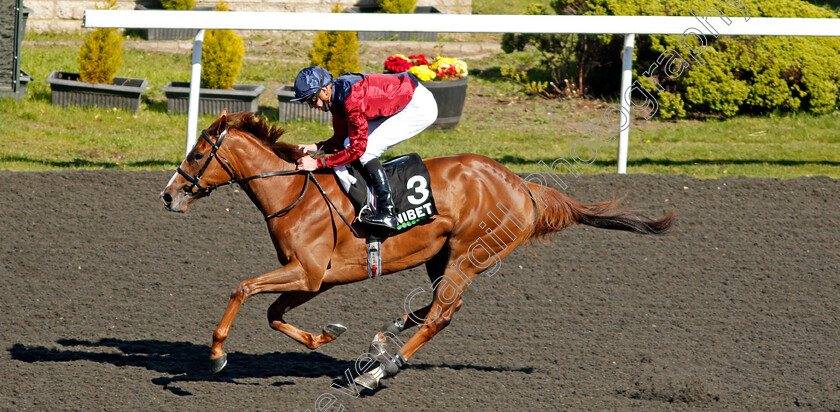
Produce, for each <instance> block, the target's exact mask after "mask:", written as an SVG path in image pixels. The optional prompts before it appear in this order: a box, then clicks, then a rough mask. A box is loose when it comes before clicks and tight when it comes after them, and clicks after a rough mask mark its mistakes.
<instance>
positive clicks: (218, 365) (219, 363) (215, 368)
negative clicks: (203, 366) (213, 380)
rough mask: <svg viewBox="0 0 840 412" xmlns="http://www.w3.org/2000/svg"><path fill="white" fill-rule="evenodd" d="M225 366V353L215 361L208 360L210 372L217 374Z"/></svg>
mask: <svg viewBox="0 0 840 412" xmlns="http://www.w3.org/2000/svg"><path fill="white" fill-rule="evenodd" d="M225 366H227V353H226V354H224V355H222V356H219V357H218V358H216V359H210V372H212V373H219V372H221V371H222V369H224V368H225Z"/></svg>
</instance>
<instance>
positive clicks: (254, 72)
mask: <svg viewBox="0 0 840 412" xmlns="http://www.w3.org/2000/svg"><path fill="white" fill-rule="evenodd" d="M80 39H81V36H80V35H78V34H75V35H74V34H69V35H54V34H50V35H33V36H32V37H29V35H27V40H35V41H39V42H46V41H54V42H59V43H58V44H55V45H47V44H43V43H38V45H35V44H33V43H27V44H25V45H24V50H23V59H22V62H23V68H24V70H25V71H27V72H28V73H29V74H31V75H32V77H33V81H32V82H31V83H30V85H29V89H28V90H27V95H26V99H24V100H22V101H15V100H10V99H5V100H2V101H0V122H2V125H3V127H2V128H0V169H6V170H19V171H22V170H64V169H70V168H80V169H119V170H149V169H157V170H159V169H170V170H171V169H173V168H175V167H176V166H177V165H178V163H180V161H181V159H182V158H183V154H184V141H185V135H186V126H187V118H186V116H185V115H173V116H170V115H167V114H166V101H165V98H164V96H163V93H162V92H161V91H160V89H161V87H163V86H164V85H165V84H166V83H168V82H170V81H186V80H188V79H189V67H190V55H189V53H183V52H182V53H162V52H151V51H143V50H137V49H131V48H125V49H124V57H123V60H124V63H123V66H122V68H121V70H120V72H119V73H118V75H119V76H127V77H139V78H145V79H148V80H149V81H150V83H151V85H150V87H149V89H148V90H147V92H146V93H145V95H144V97H143V101H142V105H141V109H140V112H139V113H138V114H136V115H135V114H134V113H128V112H125V111H114V110H107V109H82V108H67V109H64V108H60V107H56V106H53V105H51V104H50V91H49V87H48V85H47V84H46V83H45V81H44V80H45V79H46V77H47V75H48V74H49V73H50V71H52V70H63V71H73V72H75V71H77V70H76V67H77V66H76V61H75V60H76V54H77V53H78V45H75V44H67V43H63V42H66V41H68V40H70V41H78V40H80ZM261 41H263V40H261ZM267 41H269V42H271V41H274V40H271V39H269V40H267ZM247 44H248V41H247V39H246V45H247ZM271 46H273V43H272V44H271ZM271 46H270V47H267V48H266V47H264V48H262V49H259V50H251V49H248V50H247V51H246V58H247V57H248V56H250V57H251V58H250V59H249V60H246V63H245V66H244V67H243V70H242V74H241V75H240V78H239V80H238V83H246V84H263V85H265V86H266V87H267V89H268V92H267V93H264V94H263V96H262V98H261V101H260V105H261V113H262V114H263V115H265V116H266V117H267V118H268V119H269V120H271V121H276V120H277V100H276V97H275V96H274V95H273V94H271V91H272V90H274V89H275V88H276V87H278V86H280V85H283V84H289V83H290V82H291V79H293V78H294V76H295V74H296V73H297V71H298V70H299V69H300V68H301V67H302V66H303V65H302V64H300V63H299V61H298V63H284V62H285V61H287V59H285V58H283V57H282V56H284V55H283V54H282V53H294V55H292V56H291V57H295V56H298V57H299V55H301V54H303V55H305V52H306V50H300V48H299V47H298V48H294V47H277V49H282V50H278V51H277V52H273V51H272V50H273V49H274V47H271ZM246 47H247V46H246ZM289 50H291V51H289ZM277 53H281V54H280V55H278V54H277ZM523 53H524V54H523ZM534 58H536V56H534V55H528V54H527V52H522V53H515V54H512V55H504V54H503V55H500V56H492V57H489V58H485V59H483V60H474V61H470V62H469V64H470V67H471V69H472V74H471V77H470V83H469V95H468V98H467V103H466V106H465V111H464V115H463V117H462V120H461V123H460V125H459V126H458V127H457V128H456V129H454V130H451V131H447V132H443V131H426V132H424V133H422V134H420V135H418V136H416V137H414V138H412V139H410V140H409V141H407V142H404V143H402V144H400V145H398V146H397V147H395V148H394V149H392V150H391V151H389V152H388V153H386V157H388V156H395V155H398V154H401V153H408V152H417V153H419V154H420V155H421V156H424V157H429V156H441V155H450V154H455V153H464V152H471V153H479V154H483V155H486V156H489V157H491V158H493V159H496V160H498V161H500V162H501V163H503V164H504V165H506V166H507V167H509V168H511V169H512V170H514V171H516V172H541V171H544V170H543V169H541V167H540V162H543V163H544V164H546V165H551V164H552V163H553V162H555V160H557V159H560V158H564V159H569V160H571V159H572V158H571V156H570V149H572V147H574V143H575V141H577V140H578V139H581V138H585V137H587V136H586V135H584V134H583V133H582V131H583V128H582V123H583V122H584V121H586V120H590V121H591V120H593V119H595V118H597V117H599V116H601V115H602V114H603V111H604V108H605V107H606V105H607V104H609V103H610V102H601V101H597V100H571V101H570V100H565V101H560V100H554V101H546V100H539V99H533V98H529V97H527V96H525V95H524V94H522V92H521V90H520V87H519V86H518V85H516V84H513V83H511V82H509V81H506V80H504V79H502V78H500V76H499V75H498V72H499V70H498V67H499V66H501V65H503V64H511V63H517V62H523V61H528V60H529V59H534ZM365 70H375V68H373V65H371V64H367V65H366V66H365ZM213 119H214V116H204V117H202V118H200V120H199V128H202V127H206V126H207V125H209V124H210V123H211V122H212V121H213ZM283 127H284V128H285V129H286V130H287V134H286V140H287V141H289V142H291V143H308V142H314V141H319V140H323V139H325V138H326V137H328V136H329V135H331V130H330V127H329V126H327V125H321V124H317V123H311V122H290V123H288V124H285V125H284V126H283ZM838 129H840V115H838V113H835V114H831V115H824V116H814V115H808V114H801V113H799V114H796V113H794V114H778V115H773V116H766V117H746V116H744V117H737V118H734V119H729V120H707V121H697V120H681V121H677V122H666V121H660V120H656V119H654V120H649V121H647V120H640V119H636V120H634V122H633V125H632V127H631V132H630V145H629V163H628V172H629V173H665V174H688V175H693V176H697V177H701V178H714V177H721V176H727V175H744V176H768V177H780V178H789V177H797V176H810V175H828V176H831V177H835V178H840V135H838V133H837V132H836V131H837V130H838ZM595 147H596V149H597V155H595V156H594V161H593V162H592V163H591V164H588V165H582V166H581V165H578V170H579V171H580V172H581V173H613V172H615V168H616V166H615V164H616V153H617V142H612V143H609V144H600V143H596V144H595ZM581 148H582V146H581ZM582 154H583V153H582ZM558 172H559V170H558Z"/></svg>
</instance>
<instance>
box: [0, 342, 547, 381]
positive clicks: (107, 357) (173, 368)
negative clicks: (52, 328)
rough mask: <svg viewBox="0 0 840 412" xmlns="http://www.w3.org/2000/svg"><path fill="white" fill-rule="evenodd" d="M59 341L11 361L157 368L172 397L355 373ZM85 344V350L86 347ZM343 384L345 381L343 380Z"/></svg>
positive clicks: (25, 350)
mask: <svg viewBox="0 0 840 412" xmlns="http://www.w3.org/2000/svg"><path fill="white" fill-rule="evenodd" d="M57 343H58V344H59V345H61V346H64V347H67V348H68V349H55V348H47V347H44V346H27V345H24V344H22V343H16V344H14V345H13V346H12V347H11V348H9V353H10V354H11V356H12V359H14V360H17V361H21V362H27V363H38V362H75V361H89V362H97V363H107V364H112V365H115V366H118V367H123V366H132V367H138V368H146V369H148V370H151V371H155V372H159V373H162V374H164V376H161V377H158V378H154V379H152V383H154V384H157V385H161V386H162V387H163V388H164V389H166V390H168V391H171V392H172V393H174V394H176V395H192V394H191V393H190V392H188V391H185V390H183V389H181V388H178V387H176V386H174V385H173V384H175V383H178V382H222V383H232V384H237V385H254V383H244V382H240V381H239V380H242V379H247V378H262V379H270V378H274V377H300V378H318V377H324V376H326V377H330V378H332V379H333V382H334V383H336V384H338V385H342V386H344V385H346V384H347V382H346V376H347V375H346V374H347V373H348V371H349V373H351V374H352V375H353V376H357V374H356V371H355V359H353V360H342V359H336V358H333V357H331V356H328V355H324V354H322V353H318V352H309V353H299V352H286V353H281V352H274V353H266V354H248V353H242V352H232V353H229V354H228V366H227V367H225V369H224V371H222V372H221V373H219V374H211V373H210V371H209V366H210V362H209V360H208V358H207V354H208V353H210V347H209V346H207V345H196V344H194V343H189V342H168V341H161V340H154V339H148V340H123V339H117V338H106V339H101V340H99V341H97V342H92V341H86V340H78V339H59V340H58V341H57ZM85 348H89V349H85ZM408 367H409V368H417V369H421V370H422V369H430V368H438V367H442V368H452V369H456V370H458V369H475V370H479V371H514V372H522V373H531V372H532V370H533V369H532V368H523V369H506V368H497V367H489V366H477V365H445V364H441V365H431V364H417V365H412V364H409V365H408ZM342 382H343V383H342ZM293 384H294V383H293V382H291V381H279V382H275V383H273V384H272V385H274V386H284V385H293Z"/></svg>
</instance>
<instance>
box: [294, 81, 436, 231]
mask: <svg viewBox="0 0 840 412" xmlns="http://www.w3.org/2000/svg"><path fill="white" fill-rule="evenodd" d="M300 100H303V101H305V102H306V103H307V104H309V107H310V108H313V109H317V110H323V111H325V112H327V111H329V112H331V113H332V118H333V135H332V137H331V138H329V139H327V140H324V141H322V142H318V143H313V144H308V145H298V148H299V149H300V150H301V151H303V152H304V153H310V152H316V151H318V150H319V149H324V151H325V152H326V153H334V154H333V155H332V156H329V157H324V158H319V159H313V158H312V157H310V156H303V157H301V158H300V159H299V160H298V161H297V168H298V170H307V171H311V170H316V169H321V168H332V167H338V166H344V165H347V164H348V163H350V162H353V161H355V160H359V161H360V163H361V164H362V168H363V169H364V170H365V173H366V174H367V175H368V176H367V177H368V181H369V182H370V183H371V184H372V185H373V190H374V192H375V193H374V194H375V196H376V213H375V214H374V215H373V216H368V217H361V218H360V220H361V222H362V223H367V224H372V225H378V226H384V227H387V228H390V229H396V227H397V219H396V216H395V214H394V202H393V199H392V198H391V187H390V185H389V184H388V178H387V176H386V175H385V171H384V170H382V164H380V162H379V156H381V155H382V154H383V153H385V151H386V150H388V149H389V148H391V147H392V146H394V145H396V144H397V143H400V142H402V141H404V140H407V139H409V138H411V137H413V136H415V135H416V134H418V133H420V132H422V131H423V130H424V129H426V128H427V127H429V126H430V125H431V124H432V123H433V122H434V121H435V119H436V118H437V103H435V98H434V96H432V93H431V92H430V91H429V90H428V89H426V88H425V87H424V86H423V85H422V84H420V82H419V81H417V78H416V77H414V75H412V74H409V73H399V74H358V73H347V74H345V75H343V76H341V77H338V78H337V79H335V80H333V77H332V75H331V74H330V72H329V71H327V70H326V69H324V68H322V67H318V66H311V67H307V68H305V69H303V70H301V71H300V73H298V75H297V78H296V79H295V98H294V99H292V101H300Z"/></svg>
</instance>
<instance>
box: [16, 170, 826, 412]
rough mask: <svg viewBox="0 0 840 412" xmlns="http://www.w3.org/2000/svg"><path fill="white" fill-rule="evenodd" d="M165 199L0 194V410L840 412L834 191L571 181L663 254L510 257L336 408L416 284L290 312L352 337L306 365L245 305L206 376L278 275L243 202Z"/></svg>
mask: <svg viewBox="0 0 840 412" xmlns="http://www.w3.org/2000/svg"><path fill="white" fill-rule="evenodd" d="M170 176H171V173H163V172H113V171H103V172H60V173H10V172H0V181H2V186H0V224H1V225H0V233H2V239H0V278H1V279H3V281H4V284H3V287H2V288H0V308H1V309H2V311H1V312H0V313H2V315H3V322H2V328H0V346H2V351H0V409H3V410H8V409H12V410H56V409H62V410H285V411H292V410H295V409H297V410H299V411H304V410H306V409H310V410H315V409H314V408H315V402H316V399H317V398H318V397H319V395H321V394H323V393H330V394H333V395H334V396H335V397H336V398H337V399H338V402H340V405H341V406H343V407H344V408H345V410H356V411H381V410H396V411H402V410H428V411H439V410H452V411H461V410H484V409H487V410H558V409H573V410H608V409H609V410H612V409H620V410H627V409H640V410H662V409H666V408H667V409H715V410H720V409H726V410H800V408H802V409H803V410H832V409H833V410H840V378H839V377H838V376H840V375H838V371H840V344H838V342H840V321H838V314H840V299H838V296H840V207H838V199H840V181H837V180H831V179H828V178H807V179H795V180H773V179H747V178H727V179H721V180H696V179H692V178H688V177H679V176H676V177H675V176H668V177H662V176H643V175H630V176H611V175H602V176H583V177H580V178H578V179H573V180H571V181H569V184H570V187H569V189H568V190H566V193H567V194H569V195H570V196H572V197H573V198H575V199H577V200H579V201H582V202H596V201H602V200H608V199H610V198H612V197H621V196H625V203H626V204H628V205H630V206H632V207H633V208H635V209H637V210H639V211H641V212H642V213H643V214H645V215H649V216H660V215H662V214H663V213H665V212H666V211H668V210H670V209H672V208H676V209H677V210H678V211H679V223H678V228H677V231H676V233H675V234H673V235H671V236H668V237H659V238H650V237H642V236H638V235H632V234H628V233H619V232H613V231H606V230H599V229H594V228H588V227H582V226H577V227H573V228H571V229H570V230H567V231H565V232H562V233H559V234H557V235H556V236H554V238H553V240H552V241H551V242H549V243H545V244H540V243H534V244H532V245H531V246H529V247H525V248H520V249H519V250H518V251H517V252H515V253H513V254H512V255H511V256H510V257H508V258H507V259H505V260H504V261H503V264H502V268H501V271H500V272H499V273H498V274H496V275H495V276H492V277H488V276H485V275H479V277H478V278H476V280H475V281H474V282H473V284H472V285H471V287H470V288H469V289H468V290H467V291H466V292H465V294H464V301H465V303H464V307H463V309H462V310H461V311H460V312H458V313H457V314H456V316H455V318H454V319H453V321H452V323H451V324H450V325H449V327H448V328H447V329H445V330H444V331H443V332H441V333H440V334H439V335H438V336H437V337H436V338H435V339H434V340H432V341H431V342H430V343H429V344H427V345H426V346H425V347H423V348H422V349H421V350H420V351H419V352H418V353H417V355H416V356H415V357H414V358H412V359H411V360H410V361H409V366H408V367H407V368H406V369H405V370H404V371H403V372H402V373H400V375H398V376H396V377H395V378H392V379H389V380H385V381H383V383H384V387H383V388H382V389H380V390H378V391H377V392H375V393H372V394H371V393H369V392H363V393H362V396H360V397H351V396H348V395H343V394H340V393H339V392H338V391H336V390H334V389H331V384H332V383H336V384H337V385H340V386H347V385H348V383H347V382H346V381H345V380H344V374H345V370H347V369H350V370H351V371H352V370H353V362H354V360H355V359H356V358H357V357H358V356H360V355H361V354H363V353H364V352H365V351H366V350H367V348H368V344H369V343H370V339H371V338H372V337H373V335H374V333H375V332H376V331H377V330H378V329H379V327H380V326H381V325H382V324H384V323H385V322H386V321H389V320H392V319H394V318H396V317H397V316H399V315H401V314H403V313H404V311H403V301H404V300H405V298H406V296H407V295H408V293H409V292H410V291H411V290H412V289H414V288H416V287H418V286H427V285H428V282H429V281H428V279H427V277H426V275H425V272H424V271H422V270H420V269H414V270H410V271H406V272H403V273H401V274H396V275H391V276H387V277H384V278H379V279H373V280H368V281H365V282H359V283H356V284H352V285H346V286H342V287H336V288H334V289H333V290H331V291H329V292H327V293H325V294H324V295H322V296H319V297H318V298H316V299H315V300H313V301H311V302H309V303H307V304H305V305H303V306H302V307H300V308H298V309H296V310H294V311H292V312H291V313H290V314H289V315H288V316H287V320H289V321H290V322H292V323H293V324H295V325H297V326H299V327H302V328H303V329H305V330H308V331H311V332H316V331H319V330H320V328H321V327H322V326H323V325H325V324H326V323H330V322H338V323H343V324H344V325H346V326H347V327H348V328H349V329H348V331H347V333H345V334H344V335H343V336H341V337H340V338H339V340H337V341H335V342H332V343H330V344H328V345H325V346H323V347H321V348H319V349H318V350H316V351H310V350H308V349H306V348H304V347H302V346H300V345H299V344H297V343H296V342H294V341H292V340H291V339H289V338H287V337H285V336H284V335H282V334H280V333H279V332H275V331H273V330H271V329H270V328H269V327H268V325H267V323H266V317H265V310H266V309H267V308H268V305H269V304H271V302H273V300H274V296H270V295H260V296H256V297H254V298H252V299H251V300H249V301H247V302H245V305H244V306H243V308H242V310H241V311H240V312H239V315H238V317H237V319H236V322H234V326H233V329H232V331H231V335H230V338H229V339H228V340H227V342H226V346H225V349H226V350H227V352H228V353H229V365H228V367H227V369H225V370H224V371H223V372H222V373H221V374H220V375H216V376H211V375H210V374H208V373H207V370H208V367H209V362H208V359H207V357H208V354H209V343H210V339H211V335H212V331H213V329H214V328H215V326H216V324H217V323H218V321H219V320H220V317H221V315H222V313H223V311H224V308H225V305H226V304H227V300H228V296H229V294H230V292H231V290H232V289H233V288H234V287H236V285H237V284H238V282H239V281H241V280H244V279H246V278H249V277H252V276H255V275H259V274H262V273H264V272H267V271H269V270H272V269H274V268H276V266H277V263H276V259H275V256H274V250H273V248H272V246H271V242H270V240H269V238H268V235H267V232H266V229H265V225H264V223H263V222H262V219H261V216H260V215H259V214H258V211H257V210H256V208H255V207H253V205H251V203H250V202H249V200H248V199H247V197H246V196H245V195H244V193H242V192H241V191H234V190H233V189H221V190H219V191H217V192H216V193H214V194H213V195H212V196H210V197H209V198H207V199H203V200H201V201H200V202H198V203H196V204H195V205H193V207H192V208H191V210H190V211H189V212H188V213H187V214H174V213H169V212H166V211H164V209H163V207H162V205H161V204H160V202H159V200H158V199H157V194H158V193H159V192H160V190H161V189H162V188H163V186H164V185H165V184H166V182H167V181H168V180H169V177H170ZM666 200H667V201H666ZM418 299H419V297H418ZM413 331H414V330H411V331H408V332H406V333H404V334H403V335H401V336H400V337H401V338H405V339H408V337H409V336H410V333H411V332H413ZM338 409H339V403H336V404H333V408H332V410H338Z"/></svg>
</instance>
